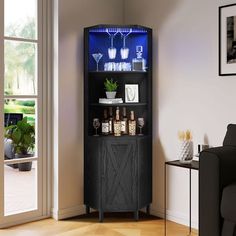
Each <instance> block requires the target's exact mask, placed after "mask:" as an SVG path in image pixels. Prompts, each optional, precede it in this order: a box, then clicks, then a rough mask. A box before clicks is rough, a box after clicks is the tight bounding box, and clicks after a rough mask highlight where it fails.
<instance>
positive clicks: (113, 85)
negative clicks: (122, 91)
mask: <svg viewBox="0 0 236 236" xmlns="http://www.w3.org/2000/svg"><path fill="white" fill-rule="evenodd" d="M104 86H105V90H106V95H107V98H109V99H114V98H115V97H116V90H117V88H118V84H117V81H116V82H113V79H112V78H111V79H110V80H109V79H106V80H105V82H104Z"/></svg>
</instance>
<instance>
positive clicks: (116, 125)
mask: <svg viewBox="0 0 236 236" xmlns="http://www.w3.org/2000/svg"><path fill="white" fill-rule="evenodd" d="M114 136H121V122H120V110H119V107H117V108H116V118H115V120H114Z"/></svg>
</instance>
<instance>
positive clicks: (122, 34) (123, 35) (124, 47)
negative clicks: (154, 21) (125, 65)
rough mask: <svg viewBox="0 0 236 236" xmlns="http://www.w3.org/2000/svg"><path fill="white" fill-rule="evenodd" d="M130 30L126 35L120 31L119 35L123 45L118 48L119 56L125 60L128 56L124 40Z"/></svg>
mask: <svg viewBox="0 0 236 236" xmlns="http://www.w3.org/2000/svg"><path fill="white" fill-rule="evenodd" d="M131 32H132V29H130V30H129V32H128V33H127V34H126V35H125V34H124V33H122V32H120V34H121V37H123V47H122V48H121V49H120V56H121V59H123V60H125V59H127V58H128V57H129V48H127V47H126V45H125V40H126V38H127V36H128V35H129V34H130V33H131Z"/></svg>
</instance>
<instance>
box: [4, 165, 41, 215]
mask: <svg viewBox="0 0 236 236" xmlns="http://www.w3.org/2000/svg"><path fill="white" fill-rule="evenodd" d="M37 205H38V204H37V161H34V162H27V163H21V164H13V165H5V166H4V208H5V209H4V215H12V214H16V213H21V212H25V211H29V210H35V209H37Z"/></svg>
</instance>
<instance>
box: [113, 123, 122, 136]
mask: <svg viewBox="0 0 236 236" xmlns="http://www.w3.org/2000/svg"><path fill="white" fill-rule="evenodd" d="M114 135H115V136H120V135H121V124H120V123H114Z"/></svg>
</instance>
